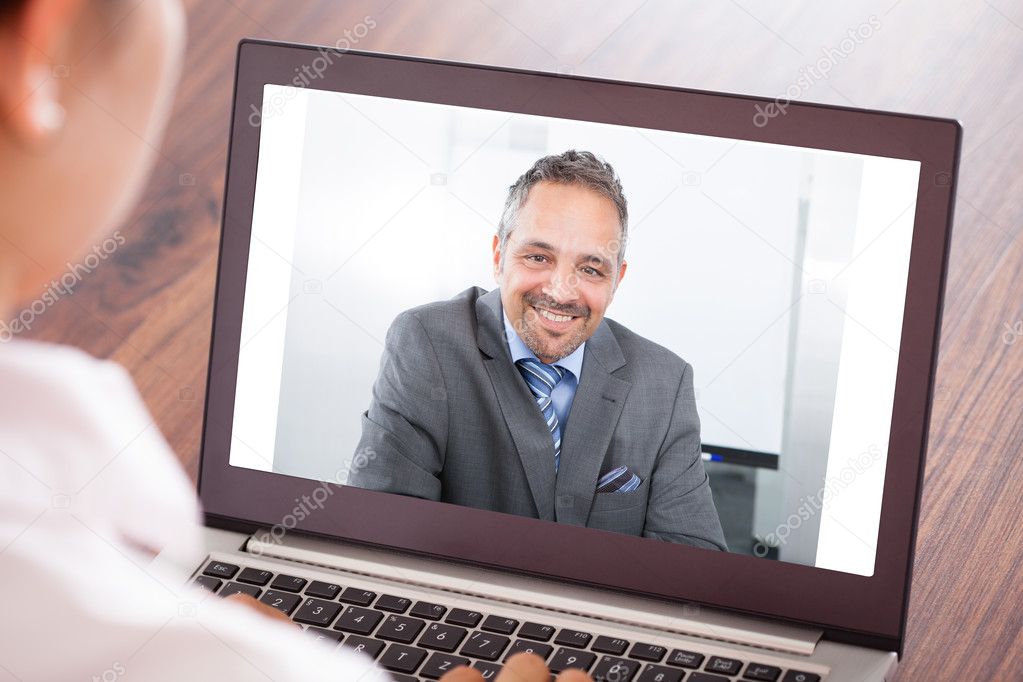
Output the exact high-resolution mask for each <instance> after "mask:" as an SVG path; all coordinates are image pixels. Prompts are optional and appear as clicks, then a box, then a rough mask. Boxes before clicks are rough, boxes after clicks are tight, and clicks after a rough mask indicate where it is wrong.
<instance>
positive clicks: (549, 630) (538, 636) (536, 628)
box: [519, 623, 554, 642]
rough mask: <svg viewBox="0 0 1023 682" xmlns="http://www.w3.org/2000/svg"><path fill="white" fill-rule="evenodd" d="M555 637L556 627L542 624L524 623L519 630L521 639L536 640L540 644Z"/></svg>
mask: <svg viewBox="0 0 1023 682" xmlns="http://www.w3.org/2000/svg"><path fill="white" fill-rule="evenodd" d="M553 636H554V627H553V626H550V625H542V624H540V623H523V624H522V627H521V628H519V637H523V638H525V639H535V640H536V641H538V642H546V641H549V640H550V638H551V637H553Z"/></svg>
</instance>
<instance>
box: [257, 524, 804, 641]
mask: <svg viewBox="0 0 1023 682" xmlns="http://www.w3.org/2000/svg"><path fill="white" fill-rule="evenodd" d="M245 549H246V551H247V552H250V553H252V554H255V555H259V556H268V557H275V558H279V559H286V560H290V561H297V562H301V563H306V564H312V565H315V566H320V567H324V568H331V569H337V570H341V571H345V572H348V573H355V574H361V575H367V576H372V577H374V578H382V579H385V580H389V581H393V582H398V583H404V584H407V585H419V586H423V587H429V588H432V589H439V590H445V591H448V592H452V593H455V594H462V595H470V596H474V597H479V598H483V599H488V600H492V601H502V602H506V603H509V604H516V605H521V606H529V607H532V608H538V609H544V610H547V611H553V612H560V613H570V614H573V615H577V616H582V617H585V618H598V619H601V620H605V621H608V622H614V623H625V624H628V625H633V626H637V627H644V628H652V629H654V630H659V631H663V632H671V633H677V634H683V635H690V636H695V637H702V638H705V639H711V640H715V641H721V642H729V643H732V644H743V645H746V646H755V647H759V648H762V649H770V650H772V651H781V652H785V653H790V654H799V655H803V656H809V655H810V654H812V653H813V651H814V647H815V646H816V645H817V642H818V641H819V640H820V638H821V636H822V634H823V633H822V632H821V630H819V629H814V628H809V627H803V626H797V625H789V624H786V623H782V622H777V621H773V620H768V619H762V618H756V617H753V616H742V615H737V614H733V613H728V612H726V611H721V610H718V609H712V608H708V607H705V606H699V605H695V604H678V603H674V602H666V601H660V600H656V599H650V598H647V597H638V596H634V595H628V594H622V593H618V592H610V591H607V590H600V589H598V588H591V587H585V586H580V585H573V584H566V583H563V582H558V581H555V580H550V579H545V578H537V577H531V576H523V575H519V574H515V573H508V572H505V571H499V570H495V569H483V568H477V567H475V566H467V565H463V564H458V563H453V562H446V561H442V560H439V559H430V558H425V557H419V556H413V555H409V554H405V553H401V552H397V551H391V550H385V549H375V548H370V547H364V546H361V545H353V544H346V543H342V542H337V541H330V540H323V539H318V538H310V537H299V536H290V535H285V536H284V537H271V536H270V534H268V533H265V532H258V533H256V534H253V535H252V536H251V537H250V538H249V539H248V541H247V543H246V547H245Z"/></svg>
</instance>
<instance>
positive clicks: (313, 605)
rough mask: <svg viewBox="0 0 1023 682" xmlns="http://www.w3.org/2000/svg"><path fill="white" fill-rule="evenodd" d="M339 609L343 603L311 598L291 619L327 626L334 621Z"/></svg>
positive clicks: (307, 623)
mask: <svg viewBox="0 0 1023 682" xmlns="http://www.w3.org/2000/svg"><path fill="white" fill-rule="evenodd" d="M339 611H341V605H340V604H338V603H335V602H332V601H324V600H322V599H312V598H310V599H306V600H305V602H303V603H302V608H300V609H299V610H298V611H297V612H295V615H294V616H292V617H291V619H292V620H294V621H296V622H298V623H305V624H306V625H319V626H322V627H326V626H328V625H330V624H331V623H333V622H334V619H335V618H337V614H338V612H339Z"/></svg>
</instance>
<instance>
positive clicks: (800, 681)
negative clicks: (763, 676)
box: [781, 670, 821, 682]
mask: <svg viewBox="0 0 1023 682" xmlns="http://www.w3.org/2000/svg"><path fill="white" fill-rule="evenodd" d="M820 681H821V676H820V675H815V674H813V673H803V672H799V671H798V670H790V671H788V672H787V673H785V677H784V679H782V681H781V682H820Z"/></svg>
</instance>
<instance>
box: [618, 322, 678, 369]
mask: <svg viewBox="0 0 1023 682" xmlns="http://www.w3.org/2000/svg"><path fill="white" fill-rule="evenodd" d="M604 321H605V322H607V326H608V327H609V328H610V329H611V333H612V334H614V337H615V340H616V341H617V342H618V346H619V347H620V348H621V349H622V355H624V356H625V361H626V363H627V364H629V365H632V366H633V368H637V369H642V370H649V371H650V372H652V373H655V375H656V374H664V375H667V376H669V377H674V378H675V380H676V381H677V380H678V377H680V376H681V375H682V372H683V371H684V370H685V367H686V365H687V364H688V363H687V362H686V361H685V360H683V359H682V358H681V357H679V356H678V355H677V354H676V353H675V352H674V351H672V350H670V349H669V348H666V347H664V346H662V345H661V344H659V343H657V342H655V341H651V340H650V339H648V338H646V337H645V336H641V335H639V334H637V333H636V332H634V331H632V330H631V329H629V328H628V327H626V326H625V325H624V324H622V323H620V322H616V321H614V320H612V319H610V318H604ZM644 373H647V372H646V371H644Z"/></svg>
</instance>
